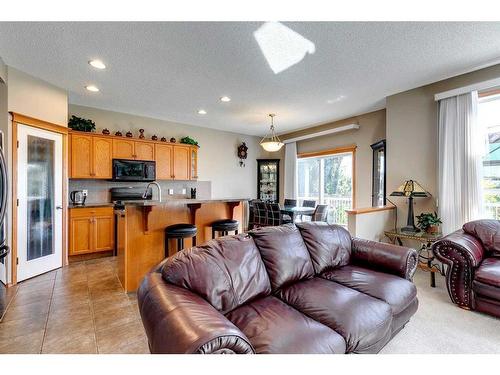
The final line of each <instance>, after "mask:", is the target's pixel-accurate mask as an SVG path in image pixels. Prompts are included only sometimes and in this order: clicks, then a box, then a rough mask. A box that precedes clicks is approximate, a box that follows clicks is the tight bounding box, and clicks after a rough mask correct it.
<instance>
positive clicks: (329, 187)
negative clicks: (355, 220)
mask: <svg viewBox="0 0 500 375" xmlns="http://www.w3.org/2000/svg"><path fill="white" fill-rule="evenodd" d="M350 149H351V151H346V150H338V151H336V150H331V151H329V152H327V154H326V155H324V154H325V152H322V153H321V154H323V155H317V154H302V155H298V156H299V158H298V160H297V185H298V186H297V187H298V194H297V195H298V200H299V204H300V205H302V203H303V202H304V200H314V201H316V203H317V204H327V205H328V206H329V211H328V222H329V223H334V224H339V225H344V226H347V214H346V212H345V210H349V209H351V208H352V202H353V190H354V189H353V186H354V180H353V166H354V148H350ZM318 154H319V153H318Z"/></svg>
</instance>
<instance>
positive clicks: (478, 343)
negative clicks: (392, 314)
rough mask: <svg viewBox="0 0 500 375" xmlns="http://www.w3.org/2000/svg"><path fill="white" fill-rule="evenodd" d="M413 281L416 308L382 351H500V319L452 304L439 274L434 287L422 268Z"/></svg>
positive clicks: (409, 352) (390, 352)
mask: <svg viewBox="0 0 500 375" xmlns="http://www.w3.org/2000/svg"><path fill="white" fill-rule="evenodd" d="M414 282H415V285H416V286H417V291H418V292H417V293H418V299H419V307H418V311H417V313H416V314H415V315H414V316H413V317H412V318H411V320H410V321H409V322H408V324H406V327H405V328H403V330H402V331H401V332H399V333H398V334H397V335H396V336H395V337H394V338H393V339H392V340H391V341H390V342H389V343H388V344H387V345H386V346H385V347H384V348H383V349H382V350H381V352H380V353H381V354H451V353H457V354H462V353H500V319H498V318H494V317H492V316H489V315H485V314H482V313H478V312H475V311H467V310H464V309H461V308H459V307H457V306H456V305H454V304H453V303H452V302H451V300H450V298H449V296H448V291H447V290H446V282H445V279H444V277H443V276H440V275H439V274H437V275H436V287H435V288H431V287H430V285H429V273H428V272H424V271H422V270H417V272H416V274H415V277H414Z"/></svg>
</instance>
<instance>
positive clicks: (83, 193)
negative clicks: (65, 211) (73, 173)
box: [69, 190, 87, 206]
mask: <svg viewBox="0 0 500 375" xmlns="http://www.w3.org/2000/svg"><path fill="white" fill-rule="evenodd" d="M69 198H70V199H71V202H72V203H73V204H74V205H77V206H83V205H84V204H85V199H87V190H74V191H72V192H71V193H70V194H69Z"/></svg>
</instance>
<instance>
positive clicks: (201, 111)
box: [198, 109, 207, 115]
mask: <svg viewBox="0 0 500 375" xmlns="http://www.w3.org/2000/svg"><path fill="white" fill-rule="evenodd" d="M198 114H199V115H206V114H207V111H205V110H204V109H200V110H199V111H198Z"/></svg>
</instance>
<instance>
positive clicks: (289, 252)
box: [249, 224, 314, 291]
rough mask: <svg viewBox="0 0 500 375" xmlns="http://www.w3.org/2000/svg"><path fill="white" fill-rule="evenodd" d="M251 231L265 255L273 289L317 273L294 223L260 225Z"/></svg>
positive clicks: (265, 262)
mask: <svg viewBox="0 0 500 375" xmlns="http://www.w3.org/2000/svg"><path fill="white" fill-rule="evenodd" d="M249 234H250V235H251V236H252V237H253V239H254V240H255V244H256V245H257V247H258V248H259V251H260V254H261V255H262V260H263V261H264V264H265V265H266V269H267V273H268V274H269V278H270V279H271V287H272V290H273V291H275V290H277V289H279V288H281V287H283V286H285V285H288V284H291V283H293V282H295V281H299V280H302V279H308V278H311V277H313V276H314V269H313V265H312V262H311V257H310V256H309V252H308V251H307V248H306V245H305V244H304V241H303V240H302V236H301V235H300V233H299V231H298V229H297V227H296V226H295V225H294V224H287V225H282V226H279V227H264V228H259V229H255V230H253V231H251V232H249Z"/></svg>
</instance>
